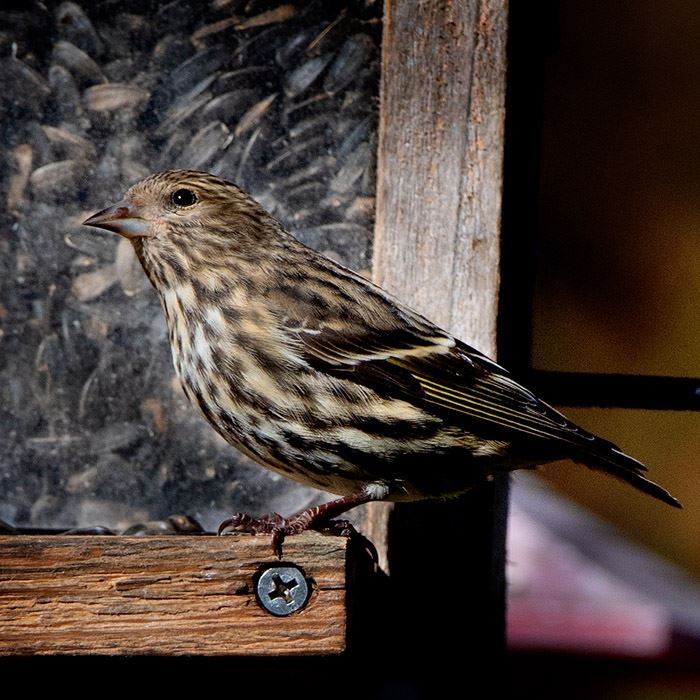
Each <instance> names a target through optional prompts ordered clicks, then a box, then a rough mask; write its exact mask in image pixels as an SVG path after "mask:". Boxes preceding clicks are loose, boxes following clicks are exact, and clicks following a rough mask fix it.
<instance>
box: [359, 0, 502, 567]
mask: <svg viewBox="0 0 700 700" xmlns="http://www.w3.org/2000/svg"><path fill="white" fill-rule="evenodd" d="M507 23H508V2H507V0H449V1H448V2H444V1H440V0H426V1H425V2H420V3H411V2H402V1H401V0H385V3H384V34H383V45H382V73H381V75H382V82H381V107H380V122H379V150H378V154H377V155H378V162H377V165H378V167H377V212H376V223H375V238H374V252H373V278H374V280H375V281H376V282H377V283H378V284H380V285H382V286H383V287H385V288H386V289H388V290H389V291H390V292H392V293H393V294H395V295H396V296H397V297H398V298H400V299H402V300H403V301H405V302H407V303H408V304H409V305H411V306H412V307H413V308H415V309H416V310H417V311H420V312H421V313H423V314H425V315H426V316H427V317H428V318H430V319H431V320H433V321H435V322H436V323H438V324H439V325H440V326H442V327H443V328H445V329H447V330H449V331H451V332H453V333H455V335H457V336H458V337H459V338H461V339H462V340H465V341H466V342H468V343H470V344H471V345H474V346H475V347H477V348H478V349H479V350H481V351H482V352H485V353H486V354H488V355H490V356H492V357H493V356H495V353H496V321H497V311H498V288H499V255H500V222H501V193H502V186H503V184H502V169H503V147H504V121H505V92H506V41H507V34H508V32H507ZM455 468H459V465H455ZM497 488H499V487H497ZM492 497H493V496H487V499H488V498H492ZM498 498H500V499H505V491H503V493H502V494H501V495H499V496H498ZM389 511H390V506H388V505H387V504H370V505H369V506H368V507H367V515H366V517H365V523H364V527H363V531H364V532H365V534H366V535H367V536H368V537H369V538H370V539H371V540H372V541H373V542H374V543H375V545H376V546H377V549H378V551H379V555H380V562H381V564H382V566H383V568H386V567H387V531H388V519H389ZM499 511H501V512H500V513H499V515H498V516H497V517H498V518H500V519H503V518H504V510H503V509H499ZM415 512H416V517H419V516H418V511H415ZM488 529H489V527H488V526H485V527H484V528H482V530H481V531H482V532H486V531H487V530H488ZM498 529H499V530H500V534H499V535H498V538H499V540H500V543H499V544H497V547H496V548H497V549H500V550H501V551H502V550H503V546H504V545H503V540H504V538H505V525H504V524H503V525H502V526H499V528H498Z"/></svg>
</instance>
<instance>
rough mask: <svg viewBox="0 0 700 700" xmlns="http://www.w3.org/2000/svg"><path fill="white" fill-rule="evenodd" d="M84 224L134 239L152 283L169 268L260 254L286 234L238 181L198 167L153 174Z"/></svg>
mask: <svg viewBox="0 0 700 700" xmlns="http://www.w3.org/2000/svg"><path fill="white" fill-rule="evenodd" d="M83 223H84V224H85V225H86V226H95V227H96V228H102V229H106V230H108V231H113V232H115V233H118V234H120V235H122V236H124V237H125V238H128V239H129V240H130V241H131V242H132V243H133V245H134V248H135V249H136V252H137V254H138V256H139V258H140V260H141V262H142V264H143V266H144V269H145V270H146V272H147V273H148V274H149V277H151V279H152V281H154V276H155V277H156V280H157V278H158V275H157V274H155V275H154V274H153V273H157V272H158V270H161V271H165V269H164V268H166V267H167V268H178V267H179V268H183V267H184V268H185V269H191V268H192V266H193V265H196V264H197V261H201V262H202V263H204V264H205V265H206V266H209V267H211V266H213V267H216V266H217V264H223V263H224V261H225V260H229V261H230V258H231V257H232V256H234V257H235V256H239V257H240V258H248V259H251V258H253V257H257V258H260V256H261V254H262V251H269V250H270V249H271V248H274V247H275V246H274V243H275V242H279V240H280V238H281V237H284V234H283V233H282V232H283V229H282V228H281V226H280V225H279V224H278V223H277V222H276V221H275V220H274V219H273V218H272V217H271V216H270V215H269V214H268V213H267V212H266V211H265V210H264V209H263V208H262V207H261V206H260V205H259V204H258V203H257V202H255V200H253V199H251V198H250V197H249V196H248V195H247V194H245V193H244V192H243V191H242V190H240V189H239V188H238V187H236V185H234V184H233V183H231V182H228V181H226V180H223V179H221V178H219V177H216V176H214V175H210V174H209V173H204V172H199V171H194V170H168V171H164V172H160V173H156V174H154V175H150V176H149V177H147V178H144V179H143V180H140V181H139V182H137V183H136V184H135V185H133V186H132V187H131V188H130V189H129V190H128V191H127V192H126V194H125V195H124V198H123V199H122V200H120V201H119V202H117V203H115V204H113V205H112V206H109V207H107V208H106V209H103V210H102V211H99V212H97V214H94V215H93V216H91V217H90V218H89V219H87V220H86V221H84V222H83ZM154 283H155V281H154ZM156 286H158V285H156Z"/></svg>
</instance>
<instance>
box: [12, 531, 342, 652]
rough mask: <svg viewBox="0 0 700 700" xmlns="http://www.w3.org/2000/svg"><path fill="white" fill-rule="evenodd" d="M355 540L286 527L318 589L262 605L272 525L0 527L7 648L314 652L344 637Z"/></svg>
mask: <svg viewBox="0 0 700 700" xmlns="http://www.w3.org/2000/svg"><path fill="white" fill-rule="evenodd" d="M348 546H349V545H348V540H347V539H345V538H342V537H324V536H322V535H318V534H314V533H309V534H304V535H303V536H299V537H293V538H289V540H288V541H287V542H285V545H284V557H285V559H284V562H286V563H287V564H286V565H288V563H289V562H292V563H293V564H294V565H295V566H297V567H299V568H300V569H301V570H302V571H303V573H304V574H305V576H306V578H307V580H308V581H309V584H310V588H311V593H310V598H309V600H308V603H307V605H306V607H305V608H303V609H302V610H300V611H299V612H295V613H292V614H291V615H288V616H286V617H276V616H274V615H272V614H270V613H269V612H267V611H266V610H264V609H263V608H262V607H261V606H260V605H259V604H258V603H257V602H256V595H255V583H254V581H255V578H256V575H257V574H258V573H259V572H260V571H261V570H263V569H264V568H267V567H268V566H281V565H285V564H281V563H280V562H279V561H277V559H276V558H275V557H273V556H272V552H271V548H270V538H269V536H260V537H252V536H246V535H242V536H226V537H211V536H200V537H188V536H170V537H98V536H61V535H43V536H37V535H33V536H24V535H10V536H2V537H0V654H2V655H8V654H14V655H19V654H21V655H29V654H110V655H112V654H130V655H133V654H149V655H152V654H158V655H181V654H198V655H221V654H226V655H256V656H261V655H262V656H269V655H276V656H279V655H310V654H324V655H328V654H338V653H340V652H342V651H343V650H344V649H345V646H346V627H347V617H346V585H347V581H346V575H345V572H346V556H347V552H348Z"/></svg>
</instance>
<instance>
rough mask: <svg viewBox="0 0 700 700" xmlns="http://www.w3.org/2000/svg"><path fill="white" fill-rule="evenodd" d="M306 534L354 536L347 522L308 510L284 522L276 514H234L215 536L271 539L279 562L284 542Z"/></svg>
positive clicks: (315, 510)
mask: <svg viewBox="0 0 700 700" xmlns="http://www.w3.org/2000/svg"><path fill="white" fill-rule="evenodd" d="M306 530H315V531H316V532H321V533H323V534H324V535H335V536H339V537H352V536H353V535H356V534H357V531H356V530H355V528H354V527H353V525H352V523H350V522H349V521H348V520H330V519H329V518H328V517H327V515H326V514H325V513H324V512H320V513H318V512H317V508H307V509H305V510H302V511H299V512H298V513H296V514H295V515H292V516H291V517H289V518H283V517H282V516H281V515H280V514H279V513H269V514H268V515H263V516H261V517H259V518H255V517H253V516H252V515H248V514H247V513H236V514H235V515H233V516H231V517H230V518H227V519H226V520H224V521H223V522H222V523H221V525H219V529H218V534H219V535H225V534H232V533H236V532H246V533H249V534H252V535H272V551H273V553H274V555H275V556H276V557H277V558H278V559H281V558H282V544H283V543H284V540H285V538H287V537H289V536H291V535H300V534H301V533H302V532H306Z"/></svg>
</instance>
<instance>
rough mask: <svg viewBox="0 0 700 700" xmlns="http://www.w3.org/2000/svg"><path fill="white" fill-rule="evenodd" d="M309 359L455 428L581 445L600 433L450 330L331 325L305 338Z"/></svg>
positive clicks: (307, 357)
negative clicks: (353, 329) (461, 425)
mask: <svg viewBox="0 0 700 700" xmlns="http://www.w3.org/2000/svg"><path fill="white" fill-rule="evenodd" d="M302 343H303V347H304V349H305V356H306V359H307V361H308V362H309V363H310V364H311V365H312V366H316V367H318V368H319V369H321V368H322V369H323V370H324V371H325V372H328V373H331V374H334V375H336V376H338V377H342V378H344V379H350V380H352V381H355V382H358V383H360V384H363V385H365V386H368V387H369V388H371V389H373V390H375V391H377V392H379V393H385V394H386V395H388V396H392V397H394V398H403V399H405V400H408V401H411V402H413V403H419V404H420V405H422V406H423V407H424V408H426V409H427V410H431V411H433V412H435V413H437V414H439V415H442V416H444V417H445V418H447V419H449V420H451V421H453V422H456V423H467V424H472V425H473V423H474V422H475V421H476V422H478V423H480V424H482V425H484V426H486V425H488V426H490V427H491V428H493V429H496V430H497V432H501V431H503V432H504V433H509V432H511V431H514V432H516V433H520V434H522V435H527V436H530V437H532V438H544V439H548V438H549V439H555V440H561V441H563V442H567V443H571V444H575V445H582V444H583V443H587V442H588V441H591V440H594V438H593V436H592V435H590V434H589V433H587V432H585V431H584V430H582V429H580V428H579V427H578V426H576V425H574V424H573V423H571V422H570V421H568V420H567V419H566V418H565V417H564V416H563V415H562V414H561V413H559V412H558V411H556V410H555V409H554V408H552V407H551V406H549V405H548V404H546V403H544V402H543V401H541V400H539V399H538V398H537V397H536V396H535V395H534V394H533V393H532V392H531V391H529V390H528V389H526V388H525V387H523V386H521V385H520V384H518V383H517V382H516V381H515V380H513V379H512V378H511V377H510V376H509V375H508V373H507V371H506V370H504V369H503V368H502V367H500V365H498V364H496V363H495V362H493V361H492V360H490V359H489V358H487V357H486V356H485V355H482V354H481V353H480V352H478V351H477V350H474V349H473V348H471V347H469V346H468V345H466V344H464V343H462V342H460V341H458V340H455V339H454V338H453V337H452V336H450V335H448V334H446V333H436V334H430V335H429V334H423V333H418V332H416V331H414V330H413V329H411V328H410V327H408V328H400V329H398V330H392V331H390V332H382V333H376V334H374V333H372V332H366V333H361V334H358V333H357V332H355V333H351V334H349V333H347V332H340V331H336V330H334V329H330V328H325V329H322V330H321V331H320V332H318V333H316V334H314V335H305V336H304V337H303V338H302Z"/></svg>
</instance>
